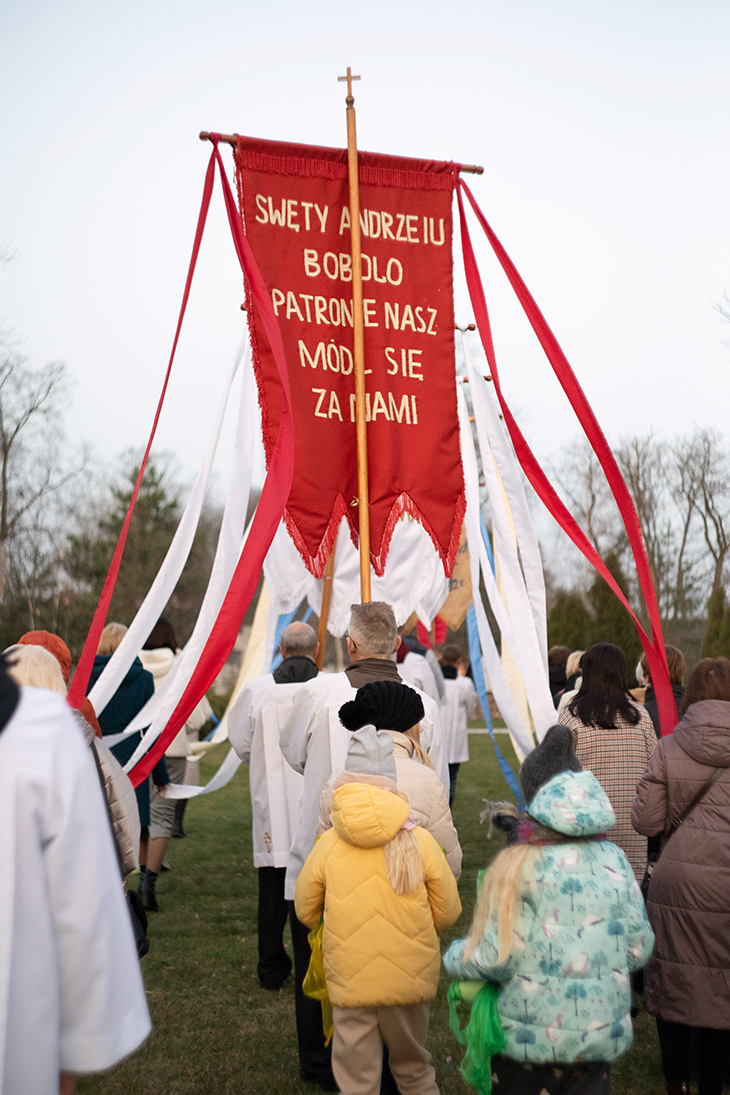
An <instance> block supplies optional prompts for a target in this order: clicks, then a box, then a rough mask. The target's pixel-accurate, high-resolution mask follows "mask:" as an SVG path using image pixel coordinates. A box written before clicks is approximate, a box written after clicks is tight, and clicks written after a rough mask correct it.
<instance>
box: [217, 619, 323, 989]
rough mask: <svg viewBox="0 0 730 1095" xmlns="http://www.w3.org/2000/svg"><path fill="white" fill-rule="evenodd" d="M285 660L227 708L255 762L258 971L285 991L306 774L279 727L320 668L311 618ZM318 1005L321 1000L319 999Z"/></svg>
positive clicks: (286, 641) (290, 635) (291, 637)
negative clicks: (286, 751)
mask: <svg viewBox="0 0 730 1095" xmlns="http://www.w3.org/2000/svg"><path fill="white" fill-rule="evenodd" d="M279 652H280V654H281V657H282V661H281V664H280V665H279V666H278V667H277V668H276V669H275V670H274V671H273V673H267V674H265V675H264V676H262V677H257V678H256V679H255V680H253V681H249V682H248V684H246V685H245V686H244V688H243V690H242V691H241V694H240V695H239V697H238V699H237V700H236V702H235V703H234V704H233V707H232V708H231V711H230V713H229V716H228V734H229V738H230V741H231V745H232V746H233V748H234V749H235V751H236V753H237V754H238V756H239V757H240V758H241V760H243V761H246V762H247V763H248V764H249V780H250V785H251V806H252V815H253V861H254V866H255V867H256V868H257V873H258V883H259V908H258V935H259V939H258V942H259V962H258V975H259V981H260V982H261V986H262V988H264V989H269V990H270V991H272V992H276V991H278V990H279V989H280V988H281V986H282V984H283V983H284V981H285V980H286V979H287V977H288V976H289V974H290V973H291V968H292V962H291V958H290V957H289V955H288V954H287V952H286V949H285V947H284V940H283V934H284V928H285V926H286V920H287V916H288V913H289V905H288V902H287V901H286V899H285V898H284V880H285V875H286V862H287V856H288V854H289V846H290V844H291V838H292V835H293V831H294V822H295V820H296V816H297V810H298V807H299V796H300V795H301V790H302V783H303V780H302V777H301V776H299V775H297V774H296V773H295V772H293V771H292V770H291V768H290V767H289V766H288V765H287V764H286V762H285V761H284V758H283V756H282V755H281V750H280V748H279V733H280V731H281V727H282V726H283V724H284V721H285V720H286V717H287V715H288V714H289V711H290V710H291V705H292V702H293V700H294V697H295V695H296V693H297V692H298V690H299V689H300V688H301V687H302V685H303V684H304V683H305V682H306V681H309V680H311V679H312V678H313V677H316V676H317V673H318V672H319V670H318V669H317V663H316V661H315V659H316V657H317V654H318V652H319V643H318V642H317V635H316V632H315V631H314V629H313V628H311V627H310V626H309V624H307V623H303V622H296V623H293V624H289V626H288V627H286V628H284V631H283V632H282V634H281V643H280V646H279ZM316 1006H317V1008H319V1005H316Z"/></svg>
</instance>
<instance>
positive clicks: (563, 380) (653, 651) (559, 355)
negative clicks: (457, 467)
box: [457, 178, 677, 734]
mask: <svg viewBox="0 0 730 1095" xmlns="http://www.w3.org/2000/svg"><path fill="white" fill-rule="evenodd" d="M462 190H463V191H464V193H465V194H466V196H467V197H468V199H469V202H470V204H471V207H472V209H473V210H474V213H475V214H476V216H477V219H478V220H479V223H480V224H481V226H482V228H483V229H484V233H485V235H486V237H487V239H488V240H489V242H490V244H491V246H492V249H493V251H494V253H495V255H496V256H497V259H498V261H499V263H500V265H501V267H502V269H503V270H504V272H505V274H506V275H507V278H508V280H509V282H510V284H511V286H512V288H513V289H514V291H515V294H516V296H517V299H518V300H519V302H520V304H521V305H522V308H523V310H524V312H525V315H526V316H527V318H528V320H529V322H530V325H531V327H532V329H533V331H534V332H535V334H536V335H537V338H538V341H539V342H540V345H541V346H542V348H543V350H544V351H545V354H546V356H547V358H548V361H549V362H550V364H551V366H552V368H553V371H554V373H555V375H556V376H557V378H558V380H559V381H560V385H561V387H562V388H563V391H564V392H565V394H566V395H567V397H568V399H569V401H570V404H571V406H572V408H573V410H574V411H575V413H576V415H577V416H578V420H579V421H580V423H581V426H582V427H583V430H584V432H585V434H586V437H587V438H588V440H589V442H590V444H591V447H592V448H593V451H594V452H595V454H596V456H597V457H598V460H599V462H600V464H601V467H602V468H603V470H604V472H605V474H606V478H607V480H608V484H609V486H610V488H611V492H612V494H613V496H614V498H615V499H616V502H617V504H618V507H619V511H620V513H621V516H622V518H623V521H624V525H625V527H626V532H627V535H628V538H629V544H630V545H631V550H632V552H633V555H634V559H635V561H636V568H637V572H638V577H639V585H640V587H641V591H642V593H643V596H644V601H645V603H646V607H647V610H648V612H649V619H650V621H651V628H652V640H653V641H652V640H650V639H649V637H648V636H647V634H646V632H645V631H644V629H643V627H642V626H641V623H640V622H639V620H638V619H637V617H636V615H635V613H634V611H633V609H632V608H631V605H630V604H629V602H628V601H627V599H626V597H625V596H624V593H623V591H622V590H621V588H620V586H619V585H618V583H617V582H616V581H615V579H614V577H613V575H612V574H611V572H610V571H609V570H608V568H607V566H606V564H605V563H604V562H603V560H602V559H601V557H600V555H599V554H598V552H597V551H596V549H595V548H594V546H593V544H591V542H590V540H589V539H588V537H587V536H586V535H585V533H584V532H583V530H582V529H581V528H580V526H579V525H578V523H577V522H576V520H575V518H574V517H573V515H572V514H571V513H570V512H569V510H568V509H567V508H566V506H565V505H564V504H563V502H562V501H561V499H560V498H559V496H558V494H557V493H556V491H555V490H554V488H553V486H552V484H551V483H550V481H549V479H548V478H547V476H546V475H545V473H544V471H543V470H542V468H541V467H540V465H539V464H538V462H537V459H536V457H535V455H534V453H533V452H532V450H531V449H530V447H529V445H528V444H527V441H526V440H525V438H524V436H523V434H522V431H521V430H520V428H519V426H518V425H517V422H516V421H515V419H514V416H513V414H512V412H511V411H510V409H509V407H508V405H507V402H506V400H505V398H504V395H503V393H502V387H501V384H500V380H499V372H498V370H497V360H496V355H495V352H494V344H493V341H492V332H491V326H490V323H489V313H488V310H487V302H486V299H485V296H484V288H483V286H482V281H481V278H480V276H479V270H478V268H477V264H476V259H475V257H474V250H473V248H472V244H471V239H470V237H469V230H468V227H467V223H466V215H465V212H464V203H463V199H462ZM457 199H458V202H459V216H460V222H461V238H462V248H463V254H464V269H465V272H466V280H467V285H468V287H469V295H470V297H471V302H472V307H473V308H474V315H475V317H476V321H477V327H478V328H479V333H480V337H481V340H482V345H483V346H484V352H485V354H486V356H487V361H488V363H489V368H490V371H491V374H492V379H493V381H494V389H495V391H496V393H497V398H498V399H499V403H500V406H501V408H502V413H503V415H504V421H505V424H506V426H507V429H508V430H509V433H510V437H511V438H512V443H513V445H514V447H515V452H516V454H517V459H518V460H519V462H520V465H521V466H522V469H523V470H524V472H525V474H526V476H527V478H528V479H529V481H530V483H531V484H532V486H533V487H534V489H535V491H536V493H537V494H538V496H539V498H540V499H541V500H542V501H543V503H544V504H545V506H546V507H547V509H548V510H549V511H550V513H551V514H552V516H553V517H554V518H555V520H556V521H557V522H558V524H559V525H560V527H561V528H562V529H563V531H564V532H566V533H567V535H568V536H569V537H570V539H571V540H572V541H573V543H574V544H575V545H576V547H578V548H579V550H580V551H581V552H582V553H583V555H584V556H585V557H586V559H588V561H589V562H590V563H591V564H592V566H593V567H595V569H596V570H597V571H598V573H599V574H600V575H601V576H602V577H603V578H604V579H605V581H606V582H608V584H609V586H610V587H611V589H612V590H613V592H614V593H615V594H616V596H617V597H618V599H619V600H620V601H621V604H622V605H623V606H624V608H625V609H626V611H627V612H628V613H629V615H630V616H631V618H632V620H633V621H634V624H635V626H636V630H637V632H638V634H639V638H640V640H641V645H642V646H643V648H644V651H645V653H646V657H647V661H648V663H649V672H650V674H651V679H652V683H653V685H654V688H655V691H656V697H657V704H658V708H659V718H660V723H661V731H662V734H669V733H671V732H672V730H673V729H674V727H675V726H676V723H677V710H676V706H675V702H674V694H673V692H672V686H671V683H670V680H669V670H668V667H667V658H666V652H665V649H664V638H663V636H662V625H661V618H660V615H659V606H658V604H657V599H656V593H655V590H654V583H653V581H652V577H651V570H650V567H649V560H648V558H647V554H646V548H645V546H644V538H643V536H642V533H641V525H640V522H639V516H638V514H637V512H636V507H635V506H634V502H633V499H632V498H631V495H630V494H629V491H628V488H627V486H626V484H625V482H624V480H623V477H622V475H621V472H620V471H619V467H618V464H617V463H616V459H615V457H614V455H613V453H612V451H611V448H610V446H609V444H608V442H607V440H606V438H605V436H604V433H603V431H602V429H601V427H600V426H599V424H598V420H597V419H596V416H595V414H594V413H593V410H592V408H591V406H590V404H589V403H588V400H587V399H586V396H585V393H584V392H583V389H582V388H581V386H580V384H579V383H578V379H577V377H576V375H575V373H574V372H573V370H572V368H571V366H570V364H569V362H568V360H567V358H566V357H565V354H564V353H563V351H562V349H561V348H560V345H559V343H558V341H557V339H556V338H555V335H554V334H553V333H552V331H551V330H550V327H549V326H548V323H547V321H546V319H545V317H544V316H543V314H542V312H541V311H540V309H539V308H538V306H537V304H536V303H535V300H534V299H533V297H532V295H531V294H530V292H529V290H528V288H527V286H526V285H525V283H524V281H523V280H522V278H521V277H520V275H519V273H518V272H517V270H516V269H515V266H514V264H513V263H512V260H511V259H510V257H509V255H508V254H507V252H506V251H505V250H504V248H503V247H502V244H501V243H500V242H499V240H498V238H497V236H496V235H495V234H494V232H493V231H492V229H491V227H490V226H489V224H488V223H487V220H486V218H485V217H484V214H483V213H482V211H481V209H480V208H479V206H478V205H477V203H476V201H475V199H474V196H473V195H472V193H471V191H470V190H469V187H468V186H467V185H466V183H464V182H463V181H462V179H461V178H460V179H459V187H458V189H457Z"/></svg>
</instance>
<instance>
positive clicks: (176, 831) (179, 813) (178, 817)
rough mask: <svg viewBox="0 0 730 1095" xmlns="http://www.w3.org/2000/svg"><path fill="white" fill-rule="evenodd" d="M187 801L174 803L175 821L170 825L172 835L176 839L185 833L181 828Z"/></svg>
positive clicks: (181, 800)
mask: <svg viewBox="0 0 730 1095" xmlns="http://www.w3.org/2000/svg"><path fill="white" fill-rule="evenodd" d="M187 804H188V800H187V799H186V798H181V799H178V801H177V802H176V803H175V820H174V821H173V823H172V835H173V836H176V837H183V836H185V833H184V831H183V827H182V821H183V817H184V816H185V809H186V807H187Z"/></svg>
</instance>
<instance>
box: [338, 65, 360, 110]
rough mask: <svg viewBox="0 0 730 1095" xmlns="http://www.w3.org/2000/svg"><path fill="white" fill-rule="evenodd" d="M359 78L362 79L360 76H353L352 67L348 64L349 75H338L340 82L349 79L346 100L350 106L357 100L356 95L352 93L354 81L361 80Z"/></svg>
mask: <svg viewBox="0 0 730 1095" xmlns="http://www.w3.org/2000/svg"><path fill="white" fill-rule="evenodd" d="M359 79H360V77H359V76H353V75H352V69H351V68H350V66H349V65H348V66H347V76H338V77H337V80H338V82H339V83H342V81H343V80H347V98H346V99H345V102H346V103H347V105H348V106H352V104H353V103H354V102H355V99H354V96H353V94H352V81H353V80H359Z"/></svg>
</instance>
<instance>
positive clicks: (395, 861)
mask: <svg viewBox="0 0 730 1095" xmlns="http://www.w3.org/2000/svg"><path fill="white" fill-rule="evenodd" d="M383 853H384V855H385V870H386V872H387V875H388V882H390V884H391V886H392V887H393V892H394V893H396V894H398V895H399V896H400V897H404V896H405V895H406V894H409V893H413V891H414V890H417V889H418V887H419V886H421V885H422V884H423V882H424V879H425V877H426V874H425V871H424V867H423V856H422V855H421V846H420V844H419V843H418V837H417V836H416V834H415V833H414V832H413V830H411V829H399V830H398V832H397V833H396V834H395V836H394V837H393V839H392V840H389V841H388V843H387V844H385V845H384V846H383Z"/></svg>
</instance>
